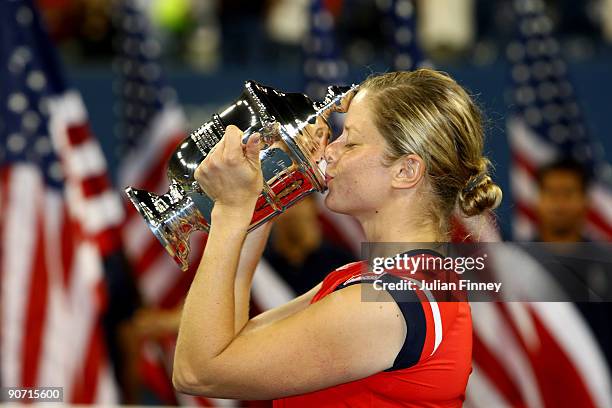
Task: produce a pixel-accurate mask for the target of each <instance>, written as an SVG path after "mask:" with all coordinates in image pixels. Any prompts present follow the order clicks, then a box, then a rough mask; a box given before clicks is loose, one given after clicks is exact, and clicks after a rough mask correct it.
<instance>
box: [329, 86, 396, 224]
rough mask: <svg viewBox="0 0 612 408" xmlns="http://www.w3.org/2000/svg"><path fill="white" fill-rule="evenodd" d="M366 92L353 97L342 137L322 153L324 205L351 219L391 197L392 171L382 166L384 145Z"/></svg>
mask: <svg viewBox="0 0 612 408" xmlns="http://www.w3.org/2000/svg"><path fill="white" fill-rule="evenodd" d="M368 92H370V91H368V90H361V91H359V92H358V93H357V95H355V97H354V98H353V100H352V101H351V104H350V105H349V109H348V111H347V113H346V116H345V122H344V129H343V132H342V134H341V135H340V136H339V137H338V138H337V139H336V140H334V141H333V142H332V143H330V144H329V145H328V146H327V148H326V149H325V159H326V161H327V169H326V176H327V179H328V182H327V185H328V188H329V192H328V194H327V197H326V198H325V204H326V205H327V207H328V208H329V209H330V210H332V211H335V212H339V213H344V214H351V215H354V216H359V215H367V214H374V213H375V212H376V211H377V210H379V209H380V208H381V207H382V206H383V205H384V203H385V200H388V198H389V197H390V193H391V177H392V169H391V167H387V166H385V165H384V157H385V148H386V146H387V144H386V142H385V140H384V139H383V137H382V136H381V135H380V133H379V132H378V130H377V129H376V126H375V125H374V121H373V117H372V115H373V113H372V111H371V109H370V100H371V97H369V96H368V95H369V94H368Z"/></svg>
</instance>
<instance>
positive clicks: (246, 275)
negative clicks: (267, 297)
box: [234, 222, 272, 333]
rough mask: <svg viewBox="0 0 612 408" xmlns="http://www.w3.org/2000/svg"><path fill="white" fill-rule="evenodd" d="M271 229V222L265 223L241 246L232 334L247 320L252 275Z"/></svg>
mask: <svg viewBox="0 0 612 408" xmlns="http://www.w3.org/2000/svg"><path fill="white" fill-rule="evenodd" d="M271 229H272V222H267V223H266V224H265V225H262V226H261V227H259V228H257V229H256V230H254V231H251V232H250V233H249V234H248V235H247V237H246V239H245V240H244V244H243V245H242V251H241V252H240V261H239V262H238V270H237V271H236V281H235V285H234V302H235V310H236V317H235V322H234V333H238V332H239V331H240V330H242V329H243V327H244V326H245V325H246V324H247V322H248V320H249V304H250V299H251V283H252V281H253V274H254V273H255V269H256V268H257V264H258V263H259V260H260V259H261V255H262V254H263V251H264V248H265V247H266V242H267V241H268V237H269V236H270V230H271Z"/></svg>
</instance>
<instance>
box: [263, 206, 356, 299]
mask: <svg viewBox="0 0 612 408" xmlns="http://www.w3.org/2000/svg"><path fill="white" fill-rule="evenodd" d="M264 257H265V258H266V260H267V261H268V262H269V263H270V265H271V266H272V267H273V268H274V270H276V272H277V273H278V274H279V275H280V276H281V277H282V278H283V279H284V280H285V282H287V283H288V284H289V286H291V288H292V289H293V290H294V292H295V293H305V292H307V291H308V290H310V289H312V288H313V287H314V286H316V285H317V284H318V283H319V282H321V281H322V280H323V278H325V276H327V274H329V273H330V272H331V271H333V270H334V269H335V268H337V267H338V265H345V264H347V263H349V262H352V261H354V260H355V259H354V257H353V256H352V255H351V253H350V252H348V251H347V250H345V249H343V248H341V247H339V246H336V245H334V244H332V243H331V242H329V241H328V240H327V238H326V237H325V236H324V235H323V232H322V228H321V225H320V223H319V220H318V209H317V203H316V201H315V198H314V197H313V196H310V197H307V198H305V199H303V200H302V201H300V202H299V203H298V204H296V205H294V206H293V207H292V208H291V209H290V210H288V211H286V212H285V213H283V214H281V215H280V216H279V217H278V219H277V220H276V223H275V224H274V227H273V229H272V234H271V236H270V240H269V242H268V246H267V247H266V250H265V252H264Z"/></svg>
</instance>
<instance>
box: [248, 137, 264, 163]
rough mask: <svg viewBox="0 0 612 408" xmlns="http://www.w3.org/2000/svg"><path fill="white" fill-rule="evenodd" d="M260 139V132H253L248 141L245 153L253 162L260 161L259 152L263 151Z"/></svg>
mask: <svg viewBox="0 0 612 408" xmlns="http://www.w3.org/2000/svg"><path fill="white" fill-rule="evenodd" d="M260 141H261V135H260V134H259V133H253V134H252V135H251V136H249V140H247V142H246V146H245V148H244V155H245V156H246V158H247V159H248V160H249V161H250V162H251V163H258V162H259V152H260V151H261V143H260Z"/></svg>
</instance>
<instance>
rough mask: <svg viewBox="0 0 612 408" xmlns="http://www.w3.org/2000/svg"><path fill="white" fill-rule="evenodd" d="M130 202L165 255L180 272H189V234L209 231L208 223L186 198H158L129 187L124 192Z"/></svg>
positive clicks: (168, 196) (166, 195)
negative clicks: (173, 262)
mask: <svg viewBox="0 0 612 408" xmlns="http://www.w3.org/2000/svg"><path fill="white" fill-rule="evenodd" d="M125 192H126V194H127V196H128V197H129V198H130V201H131V202H132V204H133V205H134V207H136V210H137V211H138V212H139V213H140V215H141V216H142V217H143V218H144V220H145V222H146V224H147V226H148V227H149V229H150V230H151V232H153V234H154V235H155V237H156V238H157V240H158V241H159V242H160V243H161V245H162V246H163V247H164V249H165V250H166V252H168V254H170V256H171V257H172V258H173V259H174V260H175V261H176V263H177V264H178V265H179V266H180V267H181V269H182V270H183V271H186V270H187V269H189V235H190V234H191V232H192V231H194V230H204V231H206V232H208V228H207V227H208V223H207V222H206V220H205V219H204V218H203V217H202V215H201V214H200V212H199V211H198V209H197V208H196V206H195V204H194V202H193V201H192V200H191V199H190V198H189V197H188V196H186V195H185V196H180V198H179V199H178V200H176V197H175V196H173V195H172V194H164V195H161V196H158V195H156V194H153V193H150V192H148V191H144V190H138V189H135V188H132V187H128V188H126V189H125Z"/></svg>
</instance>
